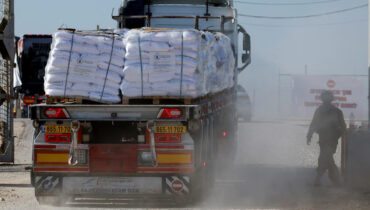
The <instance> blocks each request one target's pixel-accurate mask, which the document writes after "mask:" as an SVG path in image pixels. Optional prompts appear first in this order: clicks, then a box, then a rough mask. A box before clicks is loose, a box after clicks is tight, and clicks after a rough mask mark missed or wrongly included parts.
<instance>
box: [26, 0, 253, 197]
mask: <svg viewBox="0 0 370 210" xmlns="http://www.w3.org/2000/svg"><path fill="white" fill-rule="evenodd" d="M113 19H115V20H117V21H118V26H119V28H140V27H145V26H147V27H152V28H195V29H199V30H208V31H217V32H221V33H224V34H225V35H227V36H228V37H229V38H230V39H231V40H232V47H233V51H234V55H235V56H236V57H238V58H240V61H239V62H237V64H239V65H240V66H241V67H240V68H235V72H236V73H235V77H234V80H235V86H234V87H233V88H230V89H227V90H224V91H222V92H219V93H215V94H209V95H206V96H204V97H200V98H196V99H186V98H173V97H172V98H165V97H162V98H156V99H150V98H147V97H146V98H143V99H138V100H136V101H135V100H133V101H132V103H131V102H130V103H128V104H114V105H109V104H94V103H90V104H79V103H78V104H73V103H57V104H37V105H32V106H31V107H30V118H31V119H32V120H33V125H34V127H35V130H34V135H33V136H34V138H33V154H32V156H33V164H32V171H31V181H32V185H33V186H34V188H35V195H36V198H37V199H38V201H39V202H40V203H50V202H53V204H56V203H61V202H62V203H64V202H65V201H66V200H68V201H69V202H79V201H84V202H88V201H92V200H93V198H94V199H98V200H100V201H102V200H101V199H108V200H110V202H119V201H120V200H121V199H126V198H156V199H166V200H167V201H173V202H175V203H181V202H188V201H196V200H199V199H201V198H202V195H204V194H205V193H207V191H208V190H209V189H211V188H212V185H213V182H214V175H215V172H217V171H218V170H219V169H220V168H223V167H226V166H227V165H229V164H231V163H232V160H233V158H234V156H235V153H236V146H237V138H236V137H237V136H236V135H237V134H236V133H237V114H236V99H237V94H236V84H237V75H238V72H240V71H242V70H243V69H244V68H245V67H246V66H247V65H248V64H249V63H250V38H249V35H248V34H247V32H246V31H245V30H244V29H243V28H242V27H241V26H240V25H238V19H237V11H236V9H235V8H233V3H232V1H226V0H216V1H211V0H210V1H207V2H206V3H205V1H203V0H199V1H198V0H192V1H188V0H186V1H182V0H171V1H169V0H153V1H150V2H147V1H128V2H124V6H123V7H122V8H121V9H120V11H119V14H118V15H117V16H113ZM239 39H242V40H243V42H242V44H240V43H239ZM239 46H242V49H239ZM148 101H149V103H148ZM86 198H89V199H86ZM126 201H127V200H126Z"/></svg>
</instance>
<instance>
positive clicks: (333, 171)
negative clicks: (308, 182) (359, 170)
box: [307, 90, 346, 186]
mask: <svg viewBox="0 0 370 210" xmlns="http://www.w3.org/2000/svg"><path fill="white" fill-rule="evenodd" d="M320 98H321V100H322V102H323V104H322V105H321V106H320V107H318V108H317V109H316V111H315V114H314V116H313V119H312V122H311V124H310V128H309V130H308V134H307V144H308V145H310V143H311V138H312V134H313V133H315V132H316V133H317V134H319V145H320V155H319V160H318V167H317V174H316V179H315V186H320V185H321V177H322V176H323V175H324V174H325V172H326V170H328V173H329V178H330V180H331V182H332V183H333V184H334V185H340V183H341V182H340V178H339V171H338V168H337V166H336V165H335V162H334V158H333V155H334V153H335V152H336V150H337V145H338V140H339V138H340V137H341V136H342V135H343V134H344V133H345V131H346V123H345V122H344V118H343V112H342V111H341V110H340V109H338V108H337V107H335V106H334V105H332V104H331V102H332V101H333V99H334V96H333V93H332V92H331V91H328V90H327V91H323V92H322V93H321V95H320Z"/></svg>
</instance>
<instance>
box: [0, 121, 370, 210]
mask: <svg viewBox="0 0 370 210" xmlns="http://www.w3.org/2000/svg"><path fill="white" fill-rule="evenodd" d="M15 128H16V129H15V136H17V138H16V139H15V146H16V147H15V154H16V156H15V160H16V165H15V166H7V165H2V166H0V209H50V208H51V207H49V206H39V205H38V203H37V201H36V199H35V197H34V194H33V188H32V187H31V185H30V179H29V173H28V172H26V171H25V170H24V166H25V165H27V164H30V163H31V139H32V125H31V122H30V121H28V120H16V121H15ZM306 131H307V125H306V124H305V123H302V122H283V123H282V122H251V123H241V124H240V128H239V144H238V156H237V160H236V163H235V165H234V166H233V167H230V168H229V169H228V170H226V171H217V172H216V173H217V177H216V185H215V187H214V189H213V191H212V193H211V194H209V196H208V197H207V198H206V199H205V201H204V202H203V203H202V204H200V205H199V206H197V207H196V208H211V209H213V208H225V209H231V208H237V209H264V208H274V209H370V194H368V193H366V192H365V191H354V190H349V189H346V188H335V187H331V186H330V184H329V182H328V180H327V179H326V180H325V182H324V186H323V187H319V188H316V187H313V186H312V181H313V177H314V175H315V168H314V167H315V165H316V160H317V155H318V145H317V144H312V145H311V146H307V145H306V144H305V138H304V137H305V133H306ZM315 138H316V139H315ZM316 140H317V136H315V137H314V139H313V142H315V141H316ZM338 151H339V148H338ZM336 161H337V163H339V152H337V154H336ZM138 207H140V205H139V206H138ZM55 209H80V208H73V207H63V208H55Z"/></svg>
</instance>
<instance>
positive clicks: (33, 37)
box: [16, 34, 52, 117]
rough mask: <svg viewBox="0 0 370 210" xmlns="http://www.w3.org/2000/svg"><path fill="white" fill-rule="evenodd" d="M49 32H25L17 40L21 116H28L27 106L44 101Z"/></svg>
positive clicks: (18, 93)
mask: <svg viewBox="0 0 370 210" xmlns="http://www.w3.org/2000/svg"><path fill="white" fill-rule="evenodd" d="M51 42H52V36H51V35H50V34H26V35H24V36H22V37H21V38H20V39H19V40H18V42H17V49H16V50H17V57H16V59H17V60H16V61H17V64H18V70H19V73H18V75H19V79H20V81H21V86H20V87H17V88H16V90H17V95H18V100H20V110H21V113H22V114H21V115H22V117H28V107H29V106H30V105H32V104H39V103H41V102H44V101H45V96H44V94H45V93H44V74H45V66H46V63H47V60H48V57H49V51H50V45H51Z"/></svg>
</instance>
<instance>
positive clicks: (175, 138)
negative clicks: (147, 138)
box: [155, 133, 181, 143]
mask: <svg viewBox="0 0 370 210" xmlns="http://www.w3.org/2000/svg"><path fill="white" fill-rule="evenodd" d="M155 142H156V143H181V134H180V133H170V134H162V133H157V134H155Z"/></svg>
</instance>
